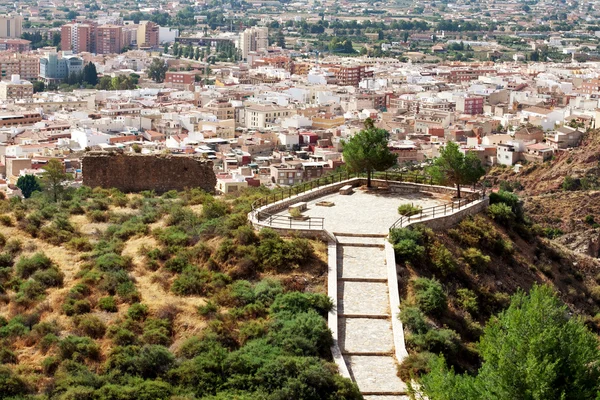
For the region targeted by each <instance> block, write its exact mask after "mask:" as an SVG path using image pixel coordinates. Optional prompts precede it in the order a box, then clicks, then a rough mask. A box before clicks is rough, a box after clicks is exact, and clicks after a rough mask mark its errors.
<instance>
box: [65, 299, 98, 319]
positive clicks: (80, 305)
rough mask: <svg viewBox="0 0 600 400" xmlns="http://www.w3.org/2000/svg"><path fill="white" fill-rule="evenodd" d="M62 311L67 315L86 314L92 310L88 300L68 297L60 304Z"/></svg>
mask: <svg viewBox="0 0 600 400" xmlns="http://www.w3.org/2000/svg"><path fill="white" fill-rule="evenodd" d="M62 309H63V312H64V313H65V314H66V315H68V316H73V315H81V314H87V313H89V312H90V311H91V310H92V305H91V304H90V302H89V300H87V299H84V300H75V299H72V298H68V299H66V300H65V302H64V303H63V305H62Z"/></svg>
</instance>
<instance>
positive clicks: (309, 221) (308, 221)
mask: <svg viewBox="0 0 600 400" xmlns="http://www.w3.org/2000/svg"><path fill="white" fill-rule="evenodd" d="M308 229H310V218H309V219H308Z"/></svg>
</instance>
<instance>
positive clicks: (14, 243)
mask: <svg viewBox="0 0 600 400" xmlns="http://www.w3.org/2000/svg"><path fill="white" fill-rule="evenodd" d="M21 250H23V242H22V241H21V240H19V239H15V238H13V239H9V240H8V242H6V245H5V246H4V251H5V252H7V253H8V254H12V255H15V254H18V253H20V252H21Z"/></svg>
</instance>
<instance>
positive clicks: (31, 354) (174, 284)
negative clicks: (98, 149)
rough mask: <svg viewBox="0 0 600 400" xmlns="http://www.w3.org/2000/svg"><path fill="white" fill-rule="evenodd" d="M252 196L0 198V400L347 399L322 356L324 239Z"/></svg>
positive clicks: (326, 340) (346, 385) (345, 386)
mask: <svg viewBox="0 0 600 400" xmlns="http://www.w3.org/2000/svg"><path fill="white" fill-rule="evenodd" d="M260 195H261V192H260V191H250V192H247V193H245V194H243V195H241V196H239V197H236V198H226V199H217V198H214V197H212V196H210V195H209V194H206V193H204V192H202V191H200V190H189V191H185V192H181V193H176V192H168V193H165V194H164V195H163V196H161V197H158V196H156V195H154V194H153V193H150V192H147V193H142V194H141V195H129V196H126V195H125V194H123V193H121V192H119V191H117V190H102V189H94V190H92V189H90V188H86V187H83V188H80V189H77V190H75V191H69V192H66V193H61V200H60V201H59V202H54V201H52V200H53V196H48V195H46V194H41V193H35V194H34V195H33V196H32V197H31V198H30V199H27V200H25V201H20V200H19V199H12V200H10V201H7V200H3V201H0V212H2V215H1V216H0V221H1V222H2V227H0V232H2V236H0V293H1V300H2V304H1V305H0V315H1V317H0V361H1V362H2V364H4V365H3V366H2V367H0V398H10V397H19V398H36V399H38V398H39V399H166V398H172V397H173V396H176V398H178V399H233V398H235V399H283V398H294V399H309V398H310V399H355V398H356V399H358V398H360V394H359V393H358V390H357V388H356V386H355V385H354V384H352V383H351V382H350V381H349V380H346V379H343V378H341V377H340V376H339V375H337V370H336V367H335V365H334V364H332V363H331V360H330V357H331V356H330V351H329V347H330V345H331V342H332V339H331V333H330V331H329V330H328V328H327V324H326V321H325V319H324V318H323V317H324V316H325V315H326V313H327V311H328V310H329V309H330V307H331V302H330V300H329V299H328V298H327V297H326V296H325V295H323V294H321V293H319V292H322V291H323V290H324V289H323V282H324V276H325V273H326V264H325V263H324V262H323V261H322V260H321V259H320V257H319V252H322V248H323V245H322V244H320V243H317V242H311V241H308V240H305V239H299V238H292V239H290V240H287V239H283V238H281V237H279V236H278V235H277V234H276V233H275V232H273V231H270V230H263V231H261V232H260V233H258V234H257V233H255V232H254V231H253V230H252V229H251V227H249V226H248V225H247V219H246V213H247V212H248V211H249V210H250V204H251V201H252V200H253V199H255V198H256V197H257V196H260Z"/></svg>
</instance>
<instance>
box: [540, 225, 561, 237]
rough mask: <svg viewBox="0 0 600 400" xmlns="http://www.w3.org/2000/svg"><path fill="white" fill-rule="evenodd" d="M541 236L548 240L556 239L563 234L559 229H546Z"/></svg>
mask: <svg viewBox="0 0 600 400" xmlns="http://www.w3.org/2000/svg"><path fill="white" fill-rule="evenodd" d="M542 233H543V235H544V236H545V237H547V238H548V239H556V238H557V237H559V236H562V235H563V234H564V232H563V231H562V229H560V228H554V227H547V228H544V229H543V231H542Z"/></svg>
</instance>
